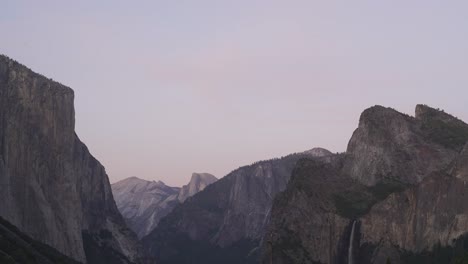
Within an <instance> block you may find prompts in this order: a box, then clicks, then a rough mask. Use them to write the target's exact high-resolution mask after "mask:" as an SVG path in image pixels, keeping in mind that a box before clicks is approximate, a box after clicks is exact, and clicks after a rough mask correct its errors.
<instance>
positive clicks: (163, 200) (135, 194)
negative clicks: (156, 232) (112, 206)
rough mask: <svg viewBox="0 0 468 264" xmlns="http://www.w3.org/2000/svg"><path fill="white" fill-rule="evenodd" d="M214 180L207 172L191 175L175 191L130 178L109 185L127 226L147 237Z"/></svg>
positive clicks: (150, 182) (171, 188) (160, 185)
mask: <svg viewBox="0 0 468 264" xmlns="http://www.w3.org/2000/svg"><path fill="white" fill-rule="evenodd" d="M216 180H217V179H216V177H215V176H213V175H211V174H208V173H193V174H192V179H191V180H190V182H189V184H188V185H185V186H183V187H182V188H178V187H169V186H167V185H165V184H164V183H163V182H161V181H158V182H155V181H146V180H142V179H139V178H137V177H130V178H127V179H124V180H122V181H119V182H116V183H114V184H112V192H113V194H114V197H115V202H116V203H117V207H118V209H119V211H120V212H121V213H122V215H123V216H124V218H125V220H126V222H127V223H128V225H129V227H130V228H131V229H132V230H133V231H134V232H135V233H136V234H137V235H138V237H140V238H141V237H143V236H145V235H147V234H149V232H151V230H153V229H154V228H155V227H156V226H157V225H158V223H159V220H161V218H163V217H164V216H166V215H167V214H168V213H169V212H171V211H172V209H174V207H175V206H176V205H178V204H179V203H180V202H183V201H184V200H185V199H187V198H188V197H190V196H192V195H194V194H196V193H197V192H199V191H201V190H203V189H204V188H205V187H206V186H208V185H209V184H211V183H213V182H215V181H216Z"/></svg>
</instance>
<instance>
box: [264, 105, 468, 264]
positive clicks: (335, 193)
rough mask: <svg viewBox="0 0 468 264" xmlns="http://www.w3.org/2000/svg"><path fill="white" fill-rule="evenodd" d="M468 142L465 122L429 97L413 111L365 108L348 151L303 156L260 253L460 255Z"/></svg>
mask: <svg viewBox="0 0 468 264" xmlns="http://www.w3.org/2000/svg"><path fill="white" fill-rule="evenodd" d="M467 141H468V125H466V124H465V123H463V122H462V121H460V120H458V119H457V118H454V117H453V116H450V115H448V114H446V113H444V112H442V111H439V110H436V109H432V108H430V107H428V106H424V105H418V106H417V107H416V116H415V117H410V116H406V115H403V114H400V113H398V112H396V111H395V110H392V109H389V108H384V107H379V106H378V107H373V108H370V109H368V110H366V111H364V113H363V114H362V116H361V119H360V123H359V128H358V129H357V130H356V131H355V132H354V134H353V137H352V139H351V140H350V143H349V146H348V150H347V152H346V153H344V154H342V155H338V156H335V158H334V159H333V160H330V162H329V163H325V162H321V161H307V160H304V161H302V162H301V163H299V164H298V166H297V168H296V169H295V170H294V173H293V176H292V180H291V181H290V184H288V187H287V189H286V191H285V192H283V193H281V194H280V195H278V197H277V199H275V203H274V206H273V211H272V217H271V224H270V225H269V227H268V231H267V233H266V236H265V240H264V243H263V251H264V254H263V258H262V262H263V263H361V264H362V263H364V264H365V263H388V262H387V261H389V262H390V263H455V261H460V260H463V258H464V257H466V256H464V254H465V253H464V250H463V243H466V238H465V237H466V234H467V233H468V225H467V222H468V221H467V220H468V207H467V206H466V205H465V203H463V200H464V197H465V196H466V195H467V187H466V179H467V177H468V174H467V171H468V170H467V166H466V164H468V158H467V157H468V153H467V152H468V146H465V144H466V142H467ZM464 146H465V147H464ZM353 229H354V232H352V230H353ZM352 234H353V235H352ZM460 248H461V250H460ZM434 261H435V262H434ZM457 263H458V262H457ZM460 263H461V262H460Z"/></svg>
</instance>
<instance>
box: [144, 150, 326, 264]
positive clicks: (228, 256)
mask: <svg viewBox="0 0 468 264" xmlns="http://www.w3.org/2000/svg"><path fill="white" fill-rule="evenodd" d="M327 154H328V153H327ZM306 157H309V158H316V157H315V154H310V153H299V154H293V155H290V156H287V157H284V158H281V159H275V160H268V161H261V162H257V163H255V164H253V165H250V166H245V167H242V168H239V169H237V170H235V171H233V172H232V173H230V174H228V175H227V176H225V177H224V178H222V179H220V180H219V181H217V182H215V183H213V184H211V185H209V186H208V187H207V188H206V189H205V190H204V191H202V192H200V193H198V194H196V195H195V196H193V197H192V198H190V199H188V200H186V201H185V202H184V203H183V204H181V205H179V206H177V207H176V208H175V209H174V210H173V211H172V212H171V213H170V214H169V215H168V216H166V217H165V218H163V219H162V220H161V222H160V224H159V225H158V227H157V228H156V229H155V230H153V231H152V232H151V233H150V234H149V235H148V236H146V237H145V238H143V243H144V245H145V248H146V249H148V251H149V252H150V254H151V255H152V256H155V257H156V258H157V259H158V260H159V263H190V260H191V259H197V260H198V261H199V262H200V263H220V262H223V263H248V262H250V261H253V262H255V261H256V259H255V258H254V259H250V257H252V256H255V255H256V254H257V253H258V252H257V250H256V249H257V247H258V245H259V241H260V240H261V239H262V237H263V234H264V232H265V226H266V225H267V223H268V219H269V216H270V209H271V205H272V201H273V197H274V196H275V195H276V194H277V193H279V192H281V191H283V190H284V188H285V187H286V184H287V182H288V180H289V177H290V175H291V171H292V170H293V168H294V166H295V164H296V162H297V161H298V160H299V159H301V158H306ZM317 158H318V157H317ZM325 158H326V157H324V159H325Z"/></svg>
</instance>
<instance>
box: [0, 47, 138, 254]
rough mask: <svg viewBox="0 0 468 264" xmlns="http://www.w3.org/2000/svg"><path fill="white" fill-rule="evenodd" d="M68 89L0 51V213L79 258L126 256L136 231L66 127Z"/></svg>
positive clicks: (69, 124) (134, 250) (70, 120)
mask: <svg viewBox="0 0 468 264" xmlns="http://www.w3.org/2000/svg"><path fill="white" fill-rule="evenodd" d="M73 100H74V92H73V90H71V89H70V88H68V87H66V86H63V85H61V84H59V83H57V82H55V81H52V80H50V79H48V78H45V77H44V76H41V75H39V74H37V73H34V72H33V71H31V70H30V69H28V68H26V67H25V66H23V65H21V64H19V63H17V62H15V61H13V60H11V59H9V58H7V57H5V56H0V200H1V201H2V206H0V216H1V217H3V218H4V219H5V220H7V221H8V222H10V223H11V224H13V225H14V226H16V227H17V228H18V229H19V230H20V231H21V232H23V233H25V234H26V235H28V236H30V237H31V238H32V239H35V240H37V241H39V242H41V243H44V244H46V245H49V246H51V247H53V248H55V249H57V250H58V251H59V252H61V253H62V254H64V255H66V256H69V257H71V258H73V259H75V260H77V261H80V262H87V263H103V262H102V260H103V259H106V260H108V262H107V263H130V262H132V261H135V260H137V258H138V257H139V254H140V252H139V246H138V244H137V239H136V236H135V235H134V234H133V232H132V231H131V230H129V229H128V228H127V227H126V225H125V222H124V220H123V218H122V216H121V215H120V213H119V211H118V209H117V206H116V205H115V202H114V199H113V196H112V192H111V186H110V184H109V180H108V177H107V175H106V172H105V169H104V167H103V166H102V165H101V164H100V163H99V162H98V161H97V160H96V159H95V158H94V157H93V156H92V155H91V154H90V153H89V151H88V149H87V147H86V146H85V145H84V144H83V143H82V142H81V141H80V139H79V138H78V136H77V135H76V134H75V132H74V128H75V127H74V125H75V116H74V106H73Z"/></svg>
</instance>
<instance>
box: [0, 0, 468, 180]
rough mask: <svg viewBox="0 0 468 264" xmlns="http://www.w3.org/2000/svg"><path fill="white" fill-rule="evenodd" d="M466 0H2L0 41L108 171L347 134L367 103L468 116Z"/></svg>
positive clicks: (187, 168) (187, 163)
mask: <svg viewBox="0 0 468 264" xmlns="http://www.w3.org/2000/svg"><path fill="white" fill-rule="evenodd" d="M467 14H468V1H442V0H440V1H431V0H424V1H422V0H421V1H408V0H392V1H390V0H387V1H384V0H381V1H379V0H369V1H358V0H356V1H330V0H326V1H325V0H324V1H313V0H308V1H274V0H273V1H255V0H232V1H227V0H225V1H223V0H212V1H205V0H192V1H183V0H180V1H177V0H167V1H155V0H153V1H116V0H112V1H82V0H80V1H64V0H60V1H46V0H41V1H37V0H31V1H22V0H1V3H0V36H1V39H0V53H3V54H5V55H8V56H10V57H11V58H14V59H16V60H18V61H19V62H21V63H23V64H25V65H27V66H28V67H30V68H32V69H33V70H34V71H36V72H39V73H41V74H44V75H46V76H48V77H50V78H53V79H54V80H57V81H59V82H61V83H63V84H65V85H67V86H70V87H71V88H73V89H74V90H75V108H76V130H77V133H78V134H79V136H80V138H81V139H82V140H83V141H84V142H85V143H86V144H87V146H88V147H89V148H90V150H91V152H92V153H93V154H94V155H95V156H96V157H97V158H98V159H99V160H100V161H101V162H102V163H103V164H104V165H105V167H106V169H107V172H108V174H109V177H110V179H111V182H115V181H117V180H120V179H123V178H125V177H129V176H138V177H141V178H145V179H154V180H162V181H164V182H166V183H167V184H170V185H182V184H184V183H186V182H187V181H188V179H189V178H190V175H191V173H192V172H210V173H213V174H215V175H216V176H218V177H221V176H224V175H226V174H227V173H228V172H230V171H231V170H233V169H235V168H237V167H239V166H241V165H247V164H250V163H252V162H254V161H257V160H262V159H267V158H273V157H279V156H282V155H286V154H288V153H292V152H298V151H303V150H306V149H310V148H312V147H315V146H322V147H325V148H328V149H330V150H331V151H334V152H341V151H344V150H345V149H346V144H347V141H348V140H349V138H350V136H351V133H352V132H353V130H354V129H355V128H356V126H357V123H358V119H359V114H360V113H361V112H362V110H364V109H365V108H367V107H369V106H372V105H375V104H381V105H385V106H391V107H394V108H396V109H398V110H400V111H403V112H406V113H410V114H413V112H414V107H415V105H416V104H417V103H426V104H429V105H432V106H435V107H440V108H443V109H445V110H446V111H448V112H450V113H453V114H455V115H457V116H458V117H460V118H462V119H464V120H468V107H467V102H468V15H467Z"/></svg>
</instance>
